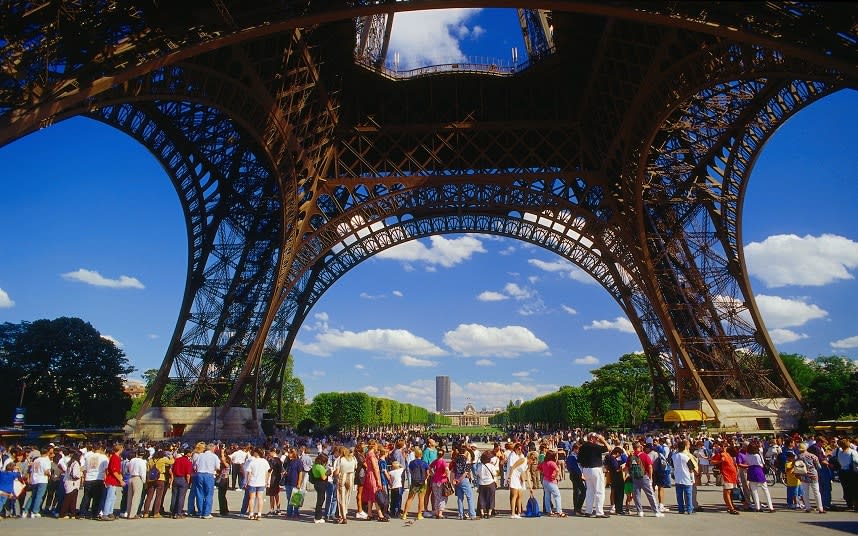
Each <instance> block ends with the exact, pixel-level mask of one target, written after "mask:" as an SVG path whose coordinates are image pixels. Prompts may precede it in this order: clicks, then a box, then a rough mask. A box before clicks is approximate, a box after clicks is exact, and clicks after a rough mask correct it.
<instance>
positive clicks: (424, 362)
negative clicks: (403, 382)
mask: <svg viewBox="0 0 858 536" xmlns="http://www.w3.org/2000/svg"><path fill="white" fill-rule="evenodd" d="M399 362H400V363H402V364H403V365H405V366H406V367H434V366H435V365H437V364H438V362H437V361H430V360H428V359H418V358H416V357H411V356H410V355H404V356H402V357H400V358H399Z"/></svg>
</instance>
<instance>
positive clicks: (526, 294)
mask: <svg viewBox="0 0 858 536" xmlns="http://www.w3.org/2000/svg"><path fill="white" fill-rule="evenodd" d="M503 290H504V292H506V293H507V294H508V295H509V296H511V297H513V298H515V299H516V300H526V299H528V298H530V297H532V296H533V291H532V290H530V289H528V288H524V287H521V286H519V285H517V284H515V283H507V284H506V285H504V287H503Z"/></svg>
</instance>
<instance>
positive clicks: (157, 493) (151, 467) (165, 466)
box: [143, 450, 173, 517]
mask: <svg viewBox="0 0 858 536" xmlns="http://www.w3.org/2000/svg"><path fill="white" fill-rule="evenodd" d="M171 465H173V460H172V459H170V458H169V457H167V455H165V454H164V451H163V450H156V451H155V454H154V455H153V456H152V457H151V458H150V459H149V462H148V463H147V473H146V503H145V506H144V507H143V517H161V510H163V503H164V491H165V490H166V489H167V487H168V486H169V485H170V475H171V473H170V466H171ZM155 470H157V471H158V475H157V478H155ZM153 497H154V499H155V501H154V504H153V501H152V498H153Z"/></svg>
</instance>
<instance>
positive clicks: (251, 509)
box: [244, 449, 271, 520]
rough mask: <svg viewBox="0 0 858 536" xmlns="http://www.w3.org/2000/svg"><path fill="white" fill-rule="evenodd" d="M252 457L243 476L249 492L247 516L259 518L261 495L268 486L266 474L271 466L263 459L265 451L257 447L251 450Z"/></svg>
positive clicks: (261, 503)
mask: <svg viewBox="0 0 858 536" xmlns="http://www.w3.org/2000/svg"><path fill="white" fill-rule="evenodd" d="M252 454H253V457H252V458H251V459H250V461H249V462H248V464H247V468H246V469H245V472H244V476H245V482H246V487H247V492H248V494H249V504H248V518H249V519H254V520H259V518H260V516H261V515H262V508H263V503H264V501H263V496H264V495H265V489H266V488H267V487H268V476H269V474H270V473H271V466H270V465H269V463H268V460H266V459H265V453H264V452H263V451H262V450H261V449H259V450H255V451H253V453H252Z"/></svg>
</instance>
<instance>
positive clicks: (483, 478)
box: [476, 462, 498, 486]
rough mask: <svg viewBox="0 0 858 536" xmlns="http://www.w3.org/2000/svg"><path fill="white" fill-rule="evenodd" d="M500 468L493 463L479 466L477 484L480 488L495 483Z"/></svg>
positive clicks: (479, 464)
mask: <svg viewBox="0 0 858 536" xmlns="http://www.w3.org/2000/svg"><path fill="white" fill-rule="evenodd" d="M497 472H498V467H497V465H495V464H493V463H492V462H489V463H486V464H483V463H478V464H477V475H476V476H477V484H478V485H480V486H488V485H489V484H491V483H492V482H494V481H495V475H497Z"/></svg>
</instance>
